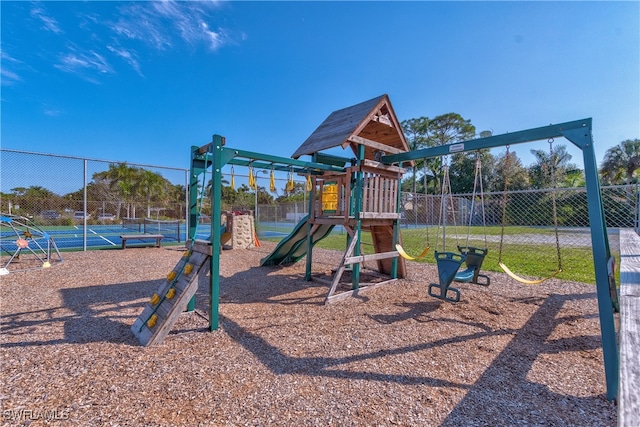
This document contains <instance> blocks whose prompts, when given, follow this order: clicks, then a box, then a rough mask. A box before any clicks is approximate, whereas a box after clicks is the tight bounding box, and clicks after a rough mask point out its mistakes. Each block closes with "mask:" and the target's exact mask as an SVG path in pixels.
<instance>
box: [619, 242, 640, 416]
mask: <svg viewBox="0 0 640 427" xmlns="http://www.w3.org/2000/svg"><path fill="white" fill-rule="evenodd" d="M618 425H620V426H637V425H640V236H638V235H637V234H636V233H635V232H634V231H633V230H632V229H620V385H619V392H618Z"/></svg>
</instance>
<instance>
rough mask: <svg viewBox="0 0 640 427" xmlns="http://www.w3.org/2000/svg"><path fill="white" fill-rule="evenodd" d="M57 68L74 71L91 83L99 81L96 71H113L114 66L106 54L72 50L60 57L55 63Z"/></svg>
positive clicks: (102, 72)
mask: <svg viewBox="0 0 640 427" xmlns="http://www.w3.org/2000/svg"><path fill="white" fill-rule="evenodd" d="M54 67H56V68H57V69H59V70H61V71H65V72H68V73H74V74H77V75H79V76H81V77H83V78H84V79H85V80H87V81H89V82H91V83H96V84H97V83H99V82H98V80H97V79H96V78H95V77H94V75H95V73H96V72H97V73H99V74H108V73H113V72H114V71H113V68H112V67H111V65H109V63H108V62H107V60H106V59H105V58H104V56H102V55H100V54H99V53H97V52H95V51H93V50H91V51H89V52H86V53H85V52H79V53H78V52H76V49H72V52H69V53H66V54H64V55H62V56H61V57H60V58H59V62H58V63H57V64H55V65H54Z"/></svg>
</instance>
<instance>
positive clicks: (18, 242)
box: [16, 239, 29, 249]
mask: <svg viewBox="0 0 640 427" xmlns="http://www.w3.org/2000/svg"><path fill="white" fill-rule="evenodd" d="M16 245H17V246H18V247H19V248H20V249H24V248H26V247H27V246H29V242H27V241H26V240H24V239H18V240H16Z"/></svg>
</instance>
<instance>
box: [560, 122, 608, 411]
mask: <svg viewBox="0 0 640 427" xmlns="http://www.w3.org/2000/svg"><path fill="white" fill-rule="evenodd" d="M563 133H564V136H565V138H567V139H568V140H569V141H571V142H573V143H574V144H575V145H576V146H578V147H580V148H581V149H582V155H583V159H584V177H585V181H586V183H587V206H588V207H589V225H590V226H591V248H592V251H593V263H594V267H595V273H596V292H597V295H598V312H599V315H600V335H601V337H602V352H603V356H604V371H605V379H606V382H607V399H609V400H613V399H615V398H616V397H617V396H618V383H619V363H620V359H619V355H618V343H617V339H616V327H615V319H614V316H613V311H614V307H617V306H618V295H617V291H615V290H614V291H611V289H610V287H609V286H610V282H609V272H608V269H607V262H608V260H609V258H610V257H611V250H610V248H609V239H608V237H607V226H606V221H605V216H604V209H603V205H602V193H601V191H600V181H599V178H598V166H597V161H596V155H595V151H594V149H593V140H592V136H591V129H590V128H589V129H586V128H585V129H578V130H572V131H565V132H563Z"/></svg>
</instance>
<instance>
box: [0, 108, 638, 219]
mask: <svg viewBox="0 0 640 427" xmlns="http://www.w3.org/2000/svg"><path fill="white" fill-rule="evenodd" d="M401 124H402V128H403V131H404V134H405V136H406V139H407V142H408V144H409V149H410V150H418V149H422V148H428V147H435V146H439V145H446V144H452V143H456V142H459V141H464V140H469V139H474V138H476V137H478V136H479V137H483V136H488V135H490V133H488V132H486V131H483V132H479V133H478V132H477V131H476V127H475V126H474V125H473V124H472V123H471V121H470V120H467V119H464V118H463V117H462V116H461V115H460V114H457V113H447V114H442V115H439V116H436V117H434V118H428V117H419V118H413V119H409V120H404V121H402V123H401ZM531 154H532V155H533V158H534V162H533V164H531V165H529V166H524V165H523V164H522V161H521V159H520V158H519V157H518V156H517V154H516V153H515V152H505V153H501V154H497V155H494V154H492V153H491V152H490V151H489V150H488V149H485V150H480V151H479V152H477V153H469V152H468V153H455V154H453V155H451V156H450V158H449V159H448V161H447V163H445V161H444V159H443V158H431V159H419V160H416V161H415V163H414V165H413V166H412V167H411V168H410V170H409V173H407V174H406V175H405V178H404V179H403V181H402V184H401V189H402V191H405V192H412V193H426V194H439V193H440V192H441V189H442V179H443V172H444V168H445V166H446V167H448V168H449V178H450V184H451V192H452V193H458V194H461V193H471V192H472V191H473V186H474V176H475V175H474V171H475V165H476V160H477V159H478V158H479V159H480V162H481V164H482V177H483V180H482V187H483V190H484V191H486V192H490V191H503V190H505V189H506V190H509V191H512V190H525V189H543V188H551V187H557V188H567V187H583V186H584V185H585V182H584V171H583V170H581V169H580V168H579V167H577V165H576V164H574V163H572V162H571V155H570V154H569V153H568V152H567V149H566V146H564V145H562V144H553V145H551V146H550V147H549V148H548V149H542V148H541V149H534V150H531ZM639 170H640V139H633V140H631V139H629V140H625V141H622V142H620V143H619V144H618V145H616V146H614V147H611V148H609V149H608V150H607V151H606V153H605V156H604V160H603V161H602V163H601V165H600V177H601V181H602V183H603V184H605V185H615V184H634V183H637V182H638V171H639ZM265 173H266V172H265ZM264 178H267V176H266V175H265V177H264ZM210 189H211V181H209V182H208V183H207V185H206V186H205V187H204V188H201V189H200V190H199V191H200V192H201V194H202V195H203V197H204V198H207V199H209V198H210V195H211V190H210ZM256 191H257V201H258V204H261V205H266V204H274V203H283V202H294V201H296V202H297V201H302V200H303V199H304V198H305V197H306V194H305V185H304V183H300V182H296V183H295V184H294V186H293V187H292V188H289V189H285V188H284V187H283V188H282V191H275V196H274V195H273V193H274V192H272V191H268V190H267V188H266V187H264V186H259V185H256V188H255V189H254V188H250V187H249V186H248V185H247V184H242V185H240V186H238V187H237V188H235V186H232V185H231V184H230V182H229V180H227V179H224V180H223V187H222V200H221V202H222V206H223V209H231V208H233V207H238V206H242V207H245V208H250V207H252V206H253V205H254V204H255V198H256ZM185 195H186V188H185V187H184V185H175V184H172V183H171V182H170V181H168V180H167V179H165V178H164V177H162V175H160V174H159V173H156V172H153V171H150V170H147V169H144V168H141V167H133V166H129V165H127V164H126V163H113V164H110V165H109V169H108V170H106V171H101V172H97V173H94V174H93V175H92V181H91V182H90V183H89V184H88V185H87V200H89V201H91V202H92V203H95V205H92V206H91V207H90V210H93V211H94V212H95V213H107V212H108V213H113V214H114V215H115V216H116V217H117V218H120V217H136V216H138V215H139V212H137V209H138V208H140V207H142V208H143V209H144V214H145V215H146V216H148V217H150V216H152V213H153V212H152V211H153V210H154V209H155V210H156V211H155V212H156V214H157V209H160V210H163V211H164V215H163V216H168V217H173V218H181V217H182V215H183V212H184V210H185V203H186V202H185ZM83 197H84V189H82V188H81V189H79V190H77V191H75V192H72V193H68V194H65V195H62V196H60V195H57V194H55V193H53V192H52V191H50V190H48V189H47V188H44V187H42V186H31V187H16V188H13V189H11V194H2V206H1V209H2V211H3V212H8V203H9V202H11V203H12V204H13V206H16V205H18V206H20V207H21V208H22V212H28V213H30V214H38V213H39V212H41V211H43V210H45V209H53V210H62V209H65V208H66V207H67V206H69V205H73V206H74V208H73V209H78V208H81V206H82V204H81V202H82V200H83ZM208 206H209V203H208V202H204V203H203V212H206V210H207V209H208Z"/></svg>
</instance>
